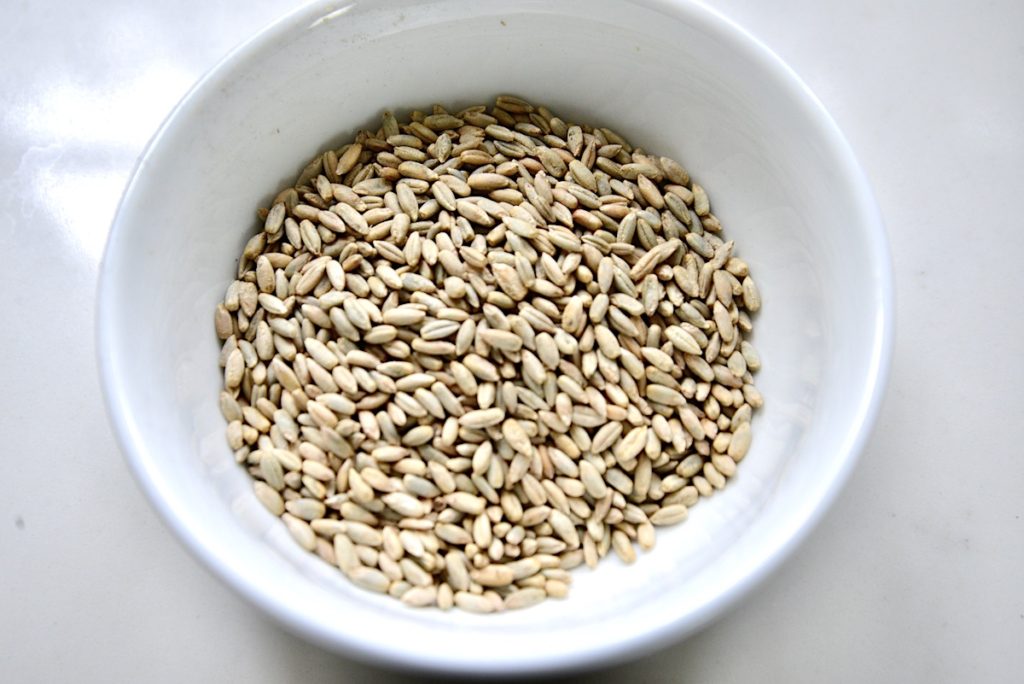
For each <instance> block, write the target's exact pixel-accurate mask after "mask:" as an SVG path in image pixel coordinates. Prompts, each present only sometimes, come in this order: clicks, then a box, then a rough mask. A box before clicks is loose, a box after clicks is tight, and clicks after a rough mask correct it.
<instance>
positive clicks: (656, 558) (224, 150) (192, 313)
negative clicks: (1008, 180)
mask: <svg viewBox="0 0 1024 684" xmlns="http://www.w3.org/2000/svg"><path fill="white" fill-rule="evenodd" d="M502 92H509V93H515V94H519V95H521V96H524V97H526V98H528V99H530V100H533V101H535V102H539V103H545V104H547V105H549V106H550V107H551V108H552V109H553V110H554V111H555V112H556V113H559V114H561V115H562V116H563V117H564V118H571V119H576V120H580V121H586V122H590V123H594V124H597V125H607V126H609V127H611V128H614V129H615V130H617V131H618V132H620V133H622V134H625V135H626V136H627V137H628V138H629V139H630V140H631V141H632V142H633V143H634V144H639V145H642V146H643V147H645V148H647V149H649V150H652V151H659V152H661V153H663V154H667V155H670V156H673V157H676V158H678V159H680V160H681V161H682V162H683V163H684V164H685V165H686V166H687V167H688V168H689V169H690V170H691V171H692V173H693V174H694V176H695V177H696V178H697V179H698V180H699V181H700V182H701V183H702V184H703V185H704V186H705V187H706V188H708V189H709V191H710V193H711V197H712V202H713V205H714V207H715V208H716V213H717V214H718V216H719V217H720V218H721V219H722V222H723V224H724V226H725V229H726V231H727V235H728V236H729V237H730V238H734V239H735V240H736V242H737V244H738V246H739V247H738V249H739V252H740V254H741V256H742V257H743V258H745V259H746V260H747V261H748V262H749V263H750V265H751V268H752V270H753V273H754V275H755V276H756V278H757V279H758V282H759V283H760V287H761V291H762V295H763V299H764V302H765V304H764V308H763V310H762V312H761V314H760V317H759V318H758V320H757V324H756V337H755V343H756V345H757V346H758V348H759V349H760V351H761V354H762V357H763V359H764V369H763V370H762V371H761V372H760V374H759V375H758V376H757V382H758V385H759V387H760V389H761V390H762V392H763V394H764V396H765V397H766V399H767V405H766V407H765V408H764V410H763V411H761V412H760V413H758V414H757V416H756V418H755V420H754V428H755V431H754V435H755V437H754V446H753V449H752V450H751V452H750V454H749V455H748V457H747V458H746V460H744V462H743V463H742V465H741V467H740V470H739V473H738V475H737V477H736V478H735V480H734V481H732V482H731V483H730V484H729V485H728V487H727V488H726V489H725V491H723V492H720V493H718V494H716V495H715V496H714V497H713V498H712V499H711V500H709V501H705V502H702V503H700V504H699V505H698V506H697V507H696V508H695V509H694V510H693V511H692V515H691V517H690V520H689V521H688V522H687V523H686V524H684V525H681V526H679V527H677V528H674V529H665V530H661V531H659V535H658V542H657V547H656V549H655V550H654V551H653V552H651V553H647V554H643V555H641V557H640V559H639V561H638V562H637V563H636V564H635V565H634V566H632V567H628V568H627V567H624V566H622V565H621V564H619V563H618V562H617V561H616V560H613V559H609V560H608V561H606V562H604V563H602V564H601V566H600V567H599V569H598V570H597V571H595V572H589V571H586V570H581V571H578V572H577V573H575V576H574V584H573V587H572V591H571V593H570V596H569V598H568V599H566V600H564V601H549V602H546V603H544V604H543V605H541V606H538V607H536V608H532V609H530V610H526V611H514V612H508V613H504V614H499V615H491V616H476V615H470V614H466V613H463V612H459V611H453V612H449V613H441V612H439V611H436V610H425V611H413V610H410V609H407V608H405V607H403V606H402V605H401V604H399V603H398V602H397V601H394V600H392V599H390V598H385V597H378V596H376V595H371V594H369V593H366V592H364V591H361V590H358V589H356V588H355V587H353V586H352V585H351V584H350V583H349V582H348V581H346V580H345V579H344V578H343V577H342V576H341V575H340V574H339V573H337V572H336V571H335V570H334V569H333V568H331V567H328V566H327V565H326V564H325V563H323V562H322V561H320V560H319V559H317V558H315V557H313V556H311V555H308V554H306V553H304V552H302V551H300V550H299V549H298V547H297V546H296V545H295V544H294V543H293V542H292V541H291V539H290V538H289V537H288V535H287V533H286V532H285V530H284V528H283V525H282V524H281V523H280V521H278V520H277V519H275V518H273V517H272V516H271V515H270V514H268V513H267V512H265V511H264V510H263V509H262V508H261V507H260V505H259V504H258V503H257V501H256V499H255V497H254V496H253V494H252V489H251V482H250V481H249V477H248V475H247V474H246V473H244V472H243V470H242V469H241V468H240V467H238V466H237V465H235V464H234V462H233V460H232V455H231V452H230V451H229V450H228V447H227V445H226V443H225V438H224V422H223V419H222V418H221V416H220V414H219V413H218V409H217V395H218V391H219V389H220V382H221V375H220V372H219V370H218V367H217V353H218V343H217V341H216V338H215V336H214V333H213V309H214V306H215V304H216V303H217V302H218V301H219V300H220V298H221V297H222V296H223V293H224V289H225V286H226V285H227V283H228V282H229V281H230V279H231V277H232V272H233V270H234V264H235V259H236V257H237V255H238V254H239V253H240V251H241V248H242V245H243V244H244V242H245V240H246V238H247V235H248V234H249V232H250V231H251V230H252V229H253V228H254V225H255V224H254V220H253V212H254V210H255V207H257V206H259V205H261V204H265V203H266V202H267V201H268V200H269V198H270V197H271V196H272V194H273V193H274V192H275V191H276V190H277V189H278V188H279V187H281V186H282V183H284V182H286V181H288V180H290V179H293V178H294V177H295V174H296V173H297V171H298V170H299V169H300V167H301V166H302V164H303V163H304V162H305V161H306V160H307V159H308V158H309V157H311V156H312V155H313V154H314V153H316V152H317V151H318V150H320V149H321V148H322V147H323V146H324V145H325V143H326V142H328V141H332V142H341V141H343V140H344V139H345V138H346V136H348V135H350V134H351V133H353V132H354V131H355V129H356V128H358V127H362V126H366V125H368V124H370V123H371V122H373V121H376V120H377V117H378V116H379V113H380V112H381V111H382V110H383V109H385V108H398V109H403V108H406V109H409V108H413V107H423V106H427V105H429V104H431V103H433V102H444V103H447V104H450V105H452V106H459V105H465V104H470V103H474V102H476V101H480V100H487V99H489V98H492V97H493V96H494V95H496V94H499V93H502ZM889 268H890V266H889V257H888V253H887V247H886V243H885V236H884V230H883V227H882V223H881V220H880V217H879V214H878V211H877V208H876V206H875V203H874V200H873V199H872V196H871V192H870V190H869V188H868V185H867V183H866V182H865V179H864V177H863V175H862V173H861V171H860V169H859V168H858V166H857V163H856V161H855V160H854V157H853V155H852V154H851V152H850V149H849V148H848V146H847V144H846V142H845V141H844V140H843V137H842V136H841V134H840V133H839V131H838V130H837V128H836V126H835V124H834V123H833V122H832V120H831V119H830V118H829V116H828V115H827V114H826V113H825V111H824V110H823V108H822V107H821V105H820V104H819V103H818V102H817V101H816V100H815V99H814V97H813V96H812V95H811V93H810V92H809V91H808V90H807V88H806V87H805V86H804V85H803V84H802V83H801V82H800V81H799V79H798V78H797V77H796V76H795V75H794V74H793V72H791V71H790V70H789V69H788V68H787V67H786V66H785V65H784V64H783V63H782V62H781V61H780V60H779V59H778V58H777V57H775V56H774V55H773V54H772V53H771V52H769V51H768V50H767V49H766V48H765V47H764V46H762V45H760V44H759V43H758V42H757V41H756V40H754V39H753V38H751V37H750V36H749V35H747V34H745V33H744V32H743V31H742V30H740V29H739V28H737V27H736V26H734V25H732V24H731V23H729V21H727V20H726V19H723V18H722V17H720V16H718V15H717V14H715V13H714V12H713V11H711V10H709V9H707V8H706V7H703V6H700V5H697V4H691V3H689V2H682V1H674V2H673V1H667V0H634V1H633V2H612V1H602V2H594V1H592V0H587V1H584V0H569V1H560V2H552V1H551V0H527V1H525V2H512V1H508V2H480V1H479V0H437V1H434V2H413V1H412V0H395V1H389V2H365V1H363V0H358V1H356V2H352V3H348V4H345V3H341V4H339V3H337V2H321V3H314V4H312V5H309V6H307V7H304V8H303V9H300V10H299V11H297V12H295V13H293V14H291V15H290V16H288V17H286V18H284V19H283V20H281V21H279V22H277V23H276V24H274V25H273V26H271V27H270V28H269V29H267V30H266V31H264V32H263V33H261V34H260V35H259V36H257V37H256V38H254V39H253V40H251V41H250V42H248V43H246V44H245V45H243V46H242V47H240V48H238V49H237V50H235V51H234V52H233V53H232V54H231V55H230V56H229V57H228V58H227V59H225V60H224V61H223V62H222V63H221V64H220V65H219V66H217V67H216V68H215V69H214V70H213V71H211V72H210V73H209V74H208V75H207V76H206V77H204V78H203V79H202V81H200V82H199V83H198V85H196V86H195V88H193V89H192V91H191V92H190V93H189V94H188V95H187V96H186V97H185V99H184V100H183V101H182V102H181V104H179V105H178V107H177V108H176V109H175V110H174V112H173V113H172V114H171V116H170V117H169V118H168V119H167V121H166V122H165V123H164V125H163V126H162V127H161V128H160V130H159V132H158V133H157V134H156V136H155V137H154V138H153V140H152V142H151V143H150V144H149V146H148V147H147V149H146V151H145V152H144V154H143V155H142V157H141V159H140V161H139V164H138V167H137V169H136V171H135V174H134V176H133V177H132V180H131V182H130V183H129V185H128V188H127V190H126V191H125V195H124V198H123V200H122V202H121V206H120V209H119V211H118V214H117V218H116V220H115V221H114V225H113V228H112V231H111V234H110V239H109V243H108V245H107V251H106V256H105V258H104V261H103V267H102V273H101V277H100V287H99V303H98V306H99V315H98V348H99V356H100V366H101V372H102V379H103V385H104V388H105V391H106V397H107V403H108V407H109V411H110V415H111V418H112V422H113V425H114V427H115V430H116V432H117V435H118V438H119V439H120V442H121V445H122V447H123V449H124V452H125V454H126V455H127V458H128V461H129V463H130V464H131V467H132V468H133V470H134V471H135V474H136V476H137V478H138V480H139V482H140V484H141V485H142V487H143V489H145V491H146V493H147V494H148V496H149V498H150V499H151V500H152V502H153V505H154V506H155V507H156V508H157V510H158V511H159V512H160V514H161V515H162V516H163V517H164V519H165V520H166V521H167V523H168V524H169V525H170V526H171V528H172V529H173V530H174V532H175V533H176V534H177V535H178V537H179V538H180V539H181V540H182V541H183V542H184V543H185V545H186V546H187V547H189V549H190V550H191V551H192V552H193V553H195V555H196V556H197V557H198V558H199V559H200V560H201V561H202V562H203V563H205V564H206V565H207V566H208V567H210V568H211V569H212V570H213V571H214V572H215V573H216V574H217V575H219V576H220V577H221V578H223V579H224V581H225V582H227V583H228V584H229V585H230V586H231V587H233V588H234V589H235V590H237V591H238V592H239V593H241V594H242V595H244V596H245V597H246V598H248V599H249V600H251V601H252V602H253V603H255V604H257V605H259V606H260V607H262V608H263V609H264V610H266V611H267V612H268V613H270V614H271V615H273V616H274V617H275V618H277V619H278V620H280V621H281V622H282V623H284V624H285V625H286V626H287V627H288V628H290V629H292V630H294V631H296V632H299V633H301V634H303V635H305V636H306V637H308V638H310V639H312V640H313V641H316V642H318V643H320V644H322V645H324V646H327V647H329V648H333V649H336V650H338V651H341V652H344V653H347V654H350V655H352V656H355V657H358V658H360V659H364V660H369V661H372V662H377V663H387V664H395V665H402V666H410V667H414V668H423V669H430V670H444V671H460V672H495V673H497V672H500V673H506V674H509V673H523V672H535V671H544V670H552V669H562V668H570V667H582V666H594V665H598V664H601V663H605V662H608V661H610V660H613V659H618V658H624V657H628V656H636V655H639V654H641V653H643V652H646V651H647V650H649V649H653V648H655V647H658V646H661V645H664V644H666V643H668V642H670V641H671V640H673V639H677V638H679V637H681V636H683V635H685V634H687V633H689V632H692V631H693V630H695V629H697V628H699V627H701V626H702V625H704V624H706V623H707V622H708V621H709V620H711V619H712V618H713V617H714V616H715V615H717V614H719V613H720V612H721V611H722V610H723V609H724V608H725V607H726V606H727V605H729V604H730V603H732V602H733V601H735V600H736V599H737V598H739V597H740V596H742V595H743V594H744V593H746V592H748V591H749V590H750V589H751V588H752V587H753V586H755V584H757V582H758V581H760V580H761V579H763V578H764V577H765V575H766V574H767V573H768V572H769V571H770V570H771V569H773V568H775V567H776V566H777V565H778V564H779V562H780V561H781V560H782V559H783V558H784V557H785V556H786V555H787V554H788V553H789V552H790V551H791V550H792V549H793V548H794V546H795V545H796V544H797V543H798V541H799V540H800V539H801V538H802V537H803V536H804V535H805V534H806V532H807V531H808V529H809V528H810V527H811V526H812V525H813V524H814V522H815V521H816V520H817V519H818V518H819V517H820V516H821V514H822V512H823V511H824V510H825V508H826V507H827V506H828V504H829V503H830V502H831V501H832V499H833V497H834V496H835V494H836V492H837V490H838V489H839V488H840V486H841V485H842V483H843V481H844V480H845V479H846V476H847V474H848V473H849V471H850V469H851V467H852V465H853V463H854V461H855V458H856V454H857V452H858V450H859V449H860V448H861V446H862V445H863V443H864V440H865V438H866V436H867V433H868V431H869V429H870V426H871V423H872V421H873V419H874V416H875V413H876V411H877V409H878V404H879V399H880V394H881V390H882V385H883V382H884V379H885V376H886V371H887V366H888V359H889V352H890V341H891V335H892V319H891V317H892V291H891V283H890V272H889Z"/></svg>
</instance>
